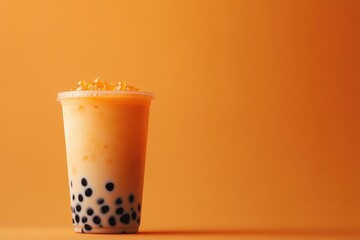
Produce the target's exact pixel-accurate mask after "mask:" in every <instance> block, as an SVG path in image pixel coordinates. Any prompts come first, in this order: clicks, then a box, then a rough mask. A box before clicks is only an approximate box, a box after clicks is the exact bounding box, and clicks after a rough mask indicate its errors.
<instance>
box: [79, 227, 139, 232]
mask: <svg viewBox="0 0 360 240" xmlns="http://www.w3.org/2000/svg"><path fill="white" fill-rule="evenodd" d="M74 231H75V232H77V233H86V234H92V233H95V234H99V233H100V234H134V233H137V232H138V231H139V227H130V228H124V227H111V228H106V227H98V228H96V227H93V228H92V229H91V231H84V229H83V228H81V227H74Z"/></svg>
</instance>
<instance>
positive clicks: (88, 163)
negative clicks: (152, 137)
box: [58, 91, 153, 233]
mask: <svg viewBox="0 0 360 240" xmlns="http://www.w3.org/2000/svg"><path fill="white" fill-rule="evenodd" d="M152 99H153V94H151V93H145V92H132V91H69V92H61V93H59V94H58V101H60V102H61V105H62V111H63V120H64V130H65V144H66V156H67V166H68V178H69V188H70V202H71V213H72V222H73V225H74V230H75V231H76V232H82V233H136V232H137V231H138V229H139V226H140V221H141V210H142V209H141V208H142V193H143V183H144V167H145V157H146V143H147V132H148V131H147V130H148V119H149V108H150V104H151V100H152Z"/></svg>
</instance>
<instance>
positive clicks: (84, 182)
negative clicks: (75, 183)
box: [81, 178, 87, 187]
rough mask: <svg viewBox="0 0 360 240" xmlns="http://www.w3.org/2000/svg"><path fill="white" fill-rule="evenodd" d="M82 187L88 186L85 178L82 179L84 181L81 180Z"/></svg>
mask: <svg viewBox="0 0 360 240" xmlns="http://www.w3.org/2000/svg"><path fill="white" fill-rule="evenodd" d="M81 185H83V186H84V187H86V186H87V181H86V179H85V178H82V179H81Z"/></svg>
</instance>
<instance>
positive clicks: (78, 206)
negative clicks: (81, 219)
mask: <svg viewBox="0 0 360 240" xmlns="http://www.w3.org/2000/svg"><path fill="white" fill-rule="evenodd" d="M76 211H78V212H80V211H81V206H80V205H79V204H78V205H76Z"/></svg>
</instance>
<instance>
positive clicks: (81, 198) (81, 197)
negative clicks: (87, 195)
mask: <svg viewBox="0 0 360 240" xmlns="http://www.w3.org/2000/svg"><path fill="white" fill-rule="evenodd" d="M78 199H79V201H80V202H82V201H83V200H84V197H83V196H82V195H81V194H79V196H78Z"/></svg>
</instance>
